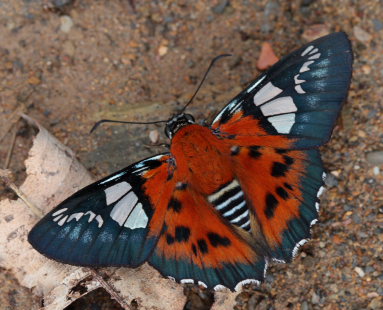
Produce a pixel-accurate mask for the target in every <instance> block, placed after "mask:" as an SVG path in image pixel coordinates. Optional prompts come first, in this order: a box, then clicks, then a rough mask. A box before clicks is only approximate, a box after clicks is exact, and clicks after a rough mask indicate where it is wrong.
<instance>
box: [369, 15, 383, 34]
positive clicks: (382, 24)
mask: <svg viewBox="0 0 383 310" xmlns="http://www.w3.org/2000/svg"><path fill="white" fill-rule="evenodd" d="M372 24H373V25H374V30H375V31H380V30H382V29H383V22H382V21H381V20H379V19H375V18H374V19H373V20H372Z"/></svg>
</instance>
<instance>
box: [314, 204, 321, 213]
mask: <svg viewBox="0 0 383 310" xmlns="http://www.w3.org/2000/svg"><path fill="white" fill-rule="evenodd" d="M319 207H320V206H319V203H318V202H316V203H315V209H316V210H317V212H319Z"/></svg>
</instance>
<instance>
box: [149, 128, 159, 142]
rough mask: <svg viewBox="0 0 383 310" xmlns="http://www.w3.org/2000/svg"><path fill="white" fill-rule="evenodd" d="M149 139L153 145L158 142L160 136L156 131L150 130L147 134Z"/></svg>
mask: <svg viewBox="0 0 383 310" xmlns="http://www.w3.org/2000/svg"><path fill="white" fill-rule="evenodd" d="M149 139H150V142H152V143H153V144H156V143H158V141H159V140H160V134H159V133H158V130H151V131H150V132H149Z"/></svg>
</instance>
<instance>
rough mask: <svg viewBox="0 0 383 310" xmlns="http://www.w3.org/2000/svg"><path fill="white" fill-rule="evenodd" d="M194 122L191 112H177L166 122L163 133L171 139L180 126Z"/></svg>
mask: <svg viewBox="0 0 383 310" xmlns="http://www.w3.org/2000/svg"><path fill="white" fill-rule="evenodd" d="M194 123H195V120H194V117H193V116H192V115H191V114H185V113H182V114H177V115H175V116H173V117H172V118H171V119H170V120H168V122H167V123H166V127H165V134H166V136H167V137H168V138H169V139H171V138H172V137H173V135H174V134H175V133H176V132H177V131H178V130H180V129H181V128H182V127H184V126H186V125H189V124H194Z"/></svg>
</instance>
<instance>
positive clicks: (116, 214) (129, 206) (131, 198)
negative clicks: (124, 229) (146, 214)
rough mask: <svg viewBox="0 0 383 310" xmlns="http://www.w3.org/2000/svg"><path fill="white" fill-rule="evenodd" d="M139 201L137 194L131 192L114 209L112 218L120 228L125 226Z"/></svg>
mask: <svg viewBox="0 0 383 310" xmlns="http://www.w3.org/2000/svg"><path fill="white" fill-rule="evenodd" d="M137 201H138V197H137V196H136V194H135V193H134V192H133V191H131V192H129V193H128V194H127V195H126V196H125V197H123V198H122V199H121V200H120V201H119V202H117V203H116V205H115V206H114V207H113V209H112V212H110V217H111V218H112V219H113V220H115V221H116V222H117V223H118V224H119V225H120V226H122V225H124V223H125V221H126V219H127V218H128V216H129V214H130V213H131V212H132V210H133V208H134V206H135V205H136V203H137Z"/></svg>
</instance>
